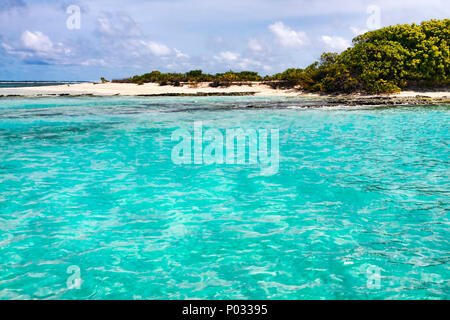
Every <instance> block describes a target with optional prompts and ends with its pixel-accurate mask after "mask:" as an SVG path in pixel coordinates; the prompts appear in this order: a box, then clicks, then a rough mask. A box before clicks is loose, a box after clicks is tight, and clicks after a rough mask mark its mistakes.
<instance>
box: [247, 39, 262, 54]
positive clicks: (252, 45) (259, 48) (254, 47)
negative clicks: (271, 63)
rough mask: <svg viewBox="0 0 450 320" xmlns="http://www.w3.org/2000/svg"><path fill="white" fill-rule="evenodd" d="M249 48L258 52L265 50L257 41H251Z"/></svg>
mask: <svg viewBox="0 0 450 320" xmlns="http://www.w3.org/2000/svg"><path fill="white" fill-rule="evenodd" d="M248 48H249V49H250V50H252V51H257V52H259V51H262V49H263V47H262V45H261V43H259V41H258V40H256V39H250V40H249V41H248Z"/></svg>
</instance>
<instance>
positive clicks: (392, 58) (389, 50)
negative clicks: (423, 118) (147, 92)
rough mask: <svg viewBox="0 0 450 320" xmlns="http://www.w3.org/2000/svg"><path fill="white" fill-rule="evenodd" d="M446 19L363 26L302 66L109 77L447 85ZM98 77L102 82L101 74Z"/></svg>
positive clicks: (365, 89) (359, 88)
mask: <svg viewBox="0 0 450 320" xmlns="http://www.w3.org/2000/svg"><path fill="white" fill-rule="evenodd" d="M449 39H450V19H445V20H430V21H426V22H422V23H421V24H420V25H417V24H405V25H396V26H390V27H386V28H382V29H378V30H375V31H369V32H366V33H364V34H362V35H359V36H357V37H356V38H354V39H353V46H352V47H350V48H348V49H346V50H345V51H343V52H342V53H340V54H338V53H324V54H322V55H321V57H320V60H319V61H317V62H314V63H313V64H311V65H310V66H308V67H306V68H305V69H296V68H292V69H287V70H286V71H284V72H282V73H278V74H274V75H266V76H264V77H262V76H260V75H259V74H258V73H257V72H253V71H242V72H233V71H228V72H225V73H217V74H215V75H212V74H206V73H203V72H202V70H192V71H189V72H186V73H162V72H159V71H152V72H150V73H146V74H143V75H136V76H133V77H130V78H127V79H120V80H113V81H111V82H113V83H134V84H138V85H142V84H145V83H157V84H159V85H160V86H166V85H170V86H175V87H177V86H183V85H185V84H187V85H189V86H191V87H196V86H197V85H198V84H199V83H205V82H208V83H209V86H210V87H213V88H219V87H229V86H232V85H251V82H255V81H258V82H263V83H264V84H266V85H269V86H270V87H272V88H274V89H288V88H295V87H298V88H300V89H301V90H303V91H306V92H315V93H344V94H351V93H363V94H379V93H398V92H400V91H402V90H417V89H431V88H440V89H444V90H448V88H449V85H450V79H449V75H450V49H449V48H450V43H449ZM102 82H103V83H105V82H107V80H106V79H104V78H102Z"/></svg>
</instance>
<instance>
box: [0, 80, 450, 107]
mask: <svg viewBox="0 0 450 320" xmlns="http://www.w3.org/2000/svg"><path fill="white" fill-rule="evenodd" d="M112 96H131V97H191V96H192V97H207V96H255V97H287V98H288V97H294V98H295V97H297V98H302V97H304V98H317V99H321V100H324V103H325V104H326V105H329V106H335V105H349V106H354V105H410V104H413V105H414V104H441V103H450V91H432V90H430V91H402V92H400V93H396V94H383V95H362V94H337V95H332V94H329V95H326V94H316V93H306V92H302V91H301V90H300V89H298V88H294V89H273V88H271V87H270V86H268V85H265V84H262V83H258V82H255V83H252V84H251V85H249V84H248V83H247V84H244V85H232V86H229V87H226V88H212V87H210V86H209V83H199V84H198V85H195V86H189V85H185V86H179V87H175V86H169V85H167V86H160V85H158V84H156V83H145V84H143V85H137V84H130V83H93V82H91V83H77V84H70V85H56V86H39V87H19V88H0V98H15V97H16V98H39V97H112Z"/></svg>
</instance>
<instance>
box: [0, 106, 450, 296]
mask: <svg viewBox="0 0 450 320" xmlns="http://www.w3.org/2000/svg"><path fill="white" fill-rule="evenodd" d="M304 103H305V101H304V100H301V99H286V98H285V99H281V98H276V99H275V98H272V99H268V98H256V97H253V98H249V97H238V98H236V97H221V98H219V97H214V98H207V97H205V98H125V97H123V98H119V97H116V98H52V99H50V98H49V99H47V98H41V99H18V98H17V99H1V100H0V148H1V153H0V262H1V264H0V299H188V298H192V299H197V298H205V299H206V298H207V299H417V298H426V299H449V298H450V283H449V278H450V270H449V258H450V240H449V239H450V228H449V225H450V221H449V209H450V204H449V203H450V178H449V159H450V148H449V145H448V144H449V141H450V133H449V126H450V106H449V105H444V106H439V107H432V106H415V107H396V108H357V107H356V108H339V107H337V108H334V109H332V108H308V109H306V108H302V105H303V104H304ZM255 104H262V105H270V106H275V107H276V108H275V109H249V108H241V107H245V106H246V105H255ZM230 106H232V107H233V108H230ZM194 121H202V122H203V126H204V127H205V128H217V129H219V130H225V129H227V128H276V129H278V130H279V136H280V140H279V150H280V162H279V172H278V173H277V174H274V175H262V174H261V170H260V168H259V166H258V165H226V164H212V165H194V164H191V165H175V164H174V163H173V162H172V160H171V151H172V149H173V147H174V146H175V145H176V142H174V141H172V140H171V135H172V133H173V132H174V131H175V130H176V129H178V128H187V129H190V128H192V126H193V123H194ZM74 279H80V282H77V281H74ZM74 284H75V285H74ZM78 287H79V289H77V288H78Z"/></svg>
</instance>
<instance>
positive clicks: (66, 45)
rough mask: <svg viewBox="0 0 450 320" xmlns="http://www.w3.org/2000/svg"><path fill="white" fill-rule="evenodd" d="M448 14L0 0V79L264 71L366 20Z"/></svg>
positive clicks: (312, 56)
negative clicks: (191, 71)
mask: <svg viewBox="0 0 450 320" xmlns="http://www.w3.org/2000/svg"><path fill="white" fill-rule="evenodd" d="M78 10H79V14H78ZM449 17H450V2H449V1H448V0H427V1H423V0H407V1H406V0H371V1H370V0H368V1H366V0H340V1H332V0H314V1H312V0H276V1H275V0H145V1H144V0H0V80H96V79H98V78H99V77H100V76H105V77H106V78H108V79H112V78H114V79H116V78H123V77H127V76H130V75H134V74H142V73H145V72H149V71H152V70H161V71H166V72H167V71H177V72H185V71H188V70H191V69H202V70H203V71H205V72H210V73H215V72H223V71H227V70H230V69H232V70H235V71H241V70H255V71H259V72H260V73H261V74H271V73H275V72H279V71H282V70H284V69H286V68H289V67H305V66H307V65H308V64H310V63H312V62H314V61H315V60H316V59H317V58H318V57H319V56H320V54H321V53H322V52H323V51H333V52H339V51H341V50H343V49H344V48H346V47H348V46H349V45H351V40H352V38H353V37H354V36H355V35H356V34H359V33H362V32H364V31H366V30H370V29H374V28H377V27H382V26H387V25H392V24H398V23H412V22H416V23H420V22H421V21H423V20H429V19H445V18H449Z"/></svg>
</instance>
